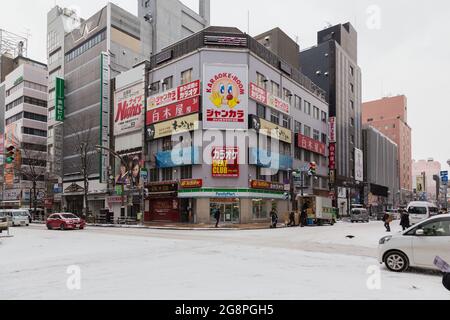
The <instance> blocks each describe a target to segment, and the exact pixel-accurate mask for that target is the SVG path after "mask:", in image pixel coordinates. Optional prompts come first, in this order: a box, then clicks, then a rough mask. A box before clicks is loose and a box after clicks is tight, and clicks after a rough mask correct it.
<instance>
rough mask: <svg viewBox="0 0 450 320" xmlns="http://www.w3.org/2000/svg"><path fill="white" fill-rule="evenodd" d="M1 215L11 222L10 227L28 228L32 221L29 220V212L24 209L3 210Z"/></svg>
mask: <svg viewBox="0 0 450 320" xmlns="http://www.w3.org/2000/svg"><path fill="white" fill-rule="evenodd" d="M0 213H2V214H4V215H6V216H7V217H8V220H9V226H10V227H15V226H28V225H30V221H29V220H28V215H27V211H26V210H23V209H3V210H0Z"/></svg>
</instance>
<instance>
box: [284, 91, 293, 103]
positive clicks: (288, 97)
mask: <svg viewBox="0 0 450 320" xmlns="http://www.w3.org/2000/svg"><path fill="white" fill-rule="evenodd" d="M283 99H284V100H286V101H288V102H289V104H292V93H291V91H289V90H288V89H286V88H283Z"/></svg>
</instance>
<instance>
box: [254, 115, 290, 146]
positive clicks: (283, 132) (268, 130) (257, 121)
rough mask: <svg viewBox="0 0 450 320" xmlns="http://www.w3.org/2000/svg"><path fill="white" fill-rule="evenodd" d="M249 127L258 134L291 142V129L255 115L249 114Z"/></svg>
mask: <svg viewBox="0 0 450 320" xmlns="http://www.w3.org/2000/svg"><path fill="white" fill-rule="evenodd" d="M250 121H251V123H250V129H254V130H255V131H256V132H258V133H259V134H262V135H265V136H268V137H271V138H274V139H277V140H280V141H283V142H286V143H289V144H291V143H292V131H291V130H289V129H286V128H283V127H280V126H279V125H276V124H275V123H272V122H269V121H266V120H264V119H261V118H259V117H257V116H255V115H251V116H250Z"/></svg>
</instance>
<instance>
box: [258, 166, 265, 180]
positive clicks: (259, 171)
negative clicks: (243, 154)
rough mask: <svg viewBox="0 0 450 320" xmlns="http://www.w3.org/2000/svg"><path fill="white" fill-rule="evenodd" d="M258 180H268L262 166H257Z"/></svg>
mask: <svg viewBox="0 0 450 320" xmlns="http://www.w3.org/2000/svg"><path fill="white" fill-rule="evenodd" d="M256 180H262V181H266V176H264V175H262V174H261V168H260V167H256Z"/></svg>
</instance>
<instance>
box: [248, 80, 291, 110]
mask: <svg viewBox="0 0 450 320" xmlns="http://www.w3.org/2000/svg"><path fill="white" fill-rule="evenodd" d="M250 98H251V99H253V100H256V101H257V102H260V103H262V104H265V105H267V106H269V107H271V108H274V109H277V110H279V111H281V112H283V113H286V114H289V112H290V104H289V102H287V101H284V100H282V99H280V98H278V97H276V96H274V95H272V94H271V93H269V92H267V91H266V90H264V89H263V88H260V87H258V86H257V85H256V84H254V83H250Z"/></svg>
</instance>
